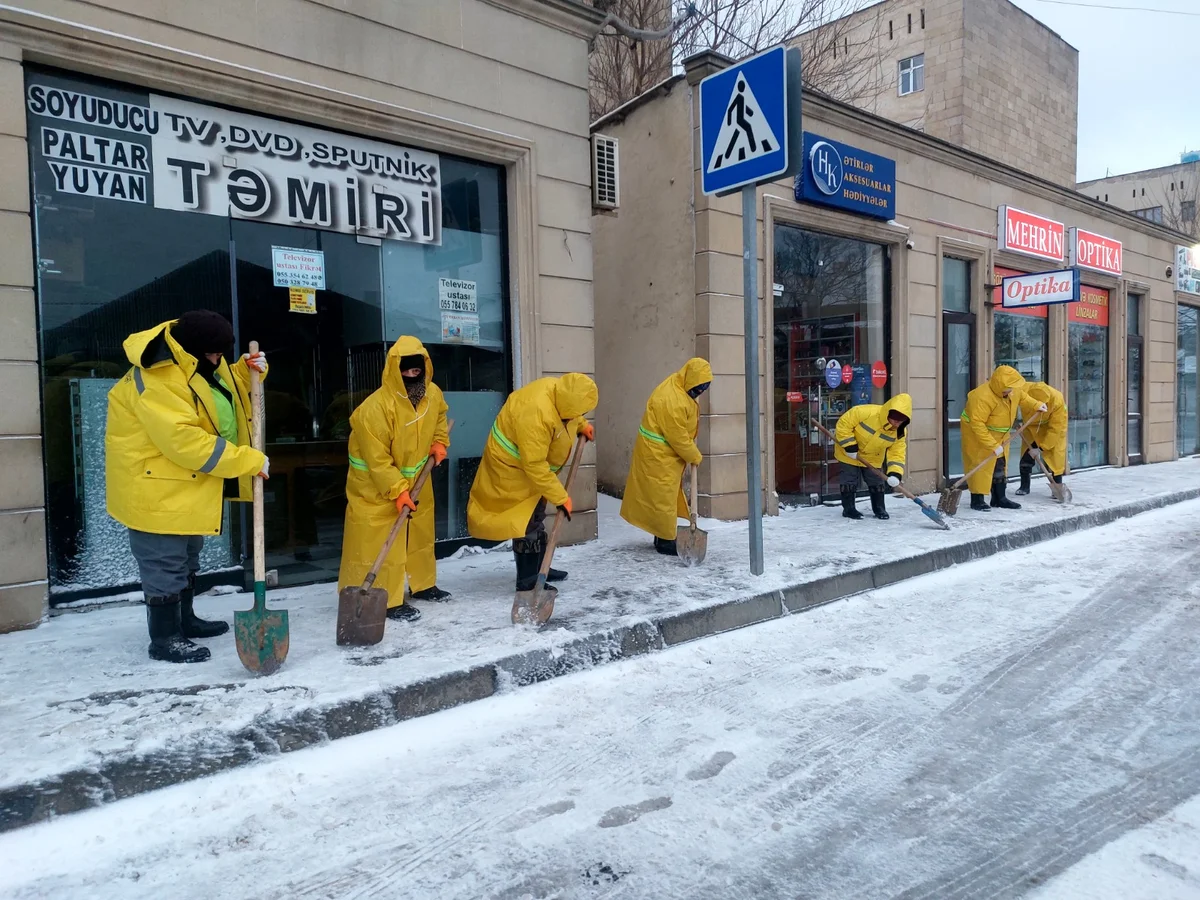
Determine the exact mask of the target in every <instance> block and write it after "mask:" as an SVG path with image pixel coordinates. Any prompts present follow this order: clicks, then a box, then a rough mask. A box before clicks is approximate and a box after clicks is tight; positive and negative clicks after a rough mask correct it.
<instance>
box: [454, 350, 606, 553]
mask: <svg viewBox="0 0 1200 900" xmlns="http://www.w3.org/2000/svg"><path fill="white" fill-rule="evenodd" d="M599 398H600V393H599V391H598V390H597V389H596V383H595V382H594V381H592V379H590V378H588V377H587V376H586V375H581V374H580V373H578V372H568V373H567V374H566V375H563V376H562V377H561V378H539V379H538V380H537V381H534V382H531V383H530V384H527V385H526V386H525V387H523V388H521V389H520V390H518V391H514V392H513V393H512V394H510V395H509V397H508V400H506V401H505V403H504V406H503V407H502V408H501V410H500V414H499V415H498V416H496V421H495V423H493V425H492V433H491V434H490V435H489V436H488V440H487V444H486V445H485V446H484V450H483V459H482V460H481V461H480V463H479V471H478V472H477V473H476V475H475V483H474V484H473V485H471V498H470V500H469V501H468V503H467V530H468V531H469V532H470V533H471V535H472V537H476V538H479V539H480V540H485V541H505V540H508V539H509V538H518V537H524V536H525V526H526V525H528V524H529V518H530V516H532V515H533V511H534V510H535V509H536V508H537V505H538V503H540V502H541V501H542V500H543V499H545V500H547V501H549V503H550V504H551V505H552V506H561V505H562V504H563V503H564V502H565V501H566V499H567V492H566V489H565V488H563V486H562V482H560V481H559V480H558V477H557V476H556V474H555V473H556V472H558V470H559V469H561V468H562V467H563V464H564V463H566V461H567V457H568V456H569V455H570V453H571V447H572V445H573V444H574V442H575V438H576V437H577V436H578V434H579V432H580V430H581V429H582V428H583V427H584V426H585V425H586V424H587V422H586V420H585V419H584V418H583V415H584V413H586V412H589V411H590V410H593V409H595V408H596V403H597V402H598V401H599ZM564 420H566V422H567V424H565V425H564V424H563V421H564Z"/></svg>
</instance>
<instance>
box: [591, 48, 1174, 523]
mask: <svg viewBox="0 0 1200 900" xmlns="http://www.w3.org/2000/svg"><path fill="white" fill-rule="evenodd" d="M727 64H728V60H726V59H724V58H723V57H718V56H716V55H714V54H707V55H702V56H699V57H695V58H693V59H691V60H689V61H688V62H687V63H686V65H687V74H686V75H685V76H682V75H681V76H677V77H674V78H672V79H670V80H668V81H667V82H665V83H664V84H663V85H661V86H659V87H658V88H656V89H655V90H653V91H651V92H649V93H647V94H646V95H645V96H644V97H643V98H641V100H640V101H638V102H635V103H631V104H627V105H626V106H625V107H624V108H622V109H621V110H618V111H616V112H615V113H613V114H612V115H610V116H609V117H607V118H605V119H602V120H600V121H598V122H596V123H594V125H593V129H594V131H595V132H596V133H598V134H603V135H607V136H610V137H613V138H616V139H617V140H618V142H619V146H620V157H621V163H620V180H621V205H620V207H619V209H618V210H617V211H616V213H615V215H613V214H609V215H604V216H597V217H596V218H595V220H594V223H593V232H594V240H595V253H596V275H595V292H596V346H597V361H596V366H597V374H598V376H599V379H600V383H601V384H602V386H603V389H602V391H601V401H600V409H599V411H598V430H599V431H600V432H601V433H603V434H604V435H605V440H604V442H603V443H602V444H601V445H600V450H599V454H600V455H599V459H598V467H599V470H598V472H599V474H598V477H599V480H600V484H601V485H602V486H603V487H605V488H606V489H608V490H612V491H614V492H618V493H619V492H620V490H621V489H622V486H623V484H624V479H625V474H626V471H627V466H628V462H629V457H630V453H631V450H632V447H633V443H634V441H635V440H636V439H637V437H636V432H637V427H638V422H639V418H640V416H641V414H642V409H643V406H644V403H645V399H646V397H647V396H648V395H649V393H650V391H651V390H652V389H653V388H654V386H655V385H656V384H657V383H658V382H659V381H661V380H662V379H663V378H665V377H666V376H667V375H668V374H669V373H670V372H671V371H673V370H675V369H677V368H678V367H679V366H681V365H682V364H683V362H684V361H685V360H686V359H687V358H688V357H690V356H692V355H693V354H695V355H699V356H703V357H706V358H707V359H709V360H710V361H711V363H712V366H713V371H714V381H713V385H712V389H711V390H710V391H709V392H708V393H706V394H705V395H703V397H702V398H701V414H702V420H701V427H700V434H699V438H698V440H699V446H700V449H701V451H702V452H703V453H704V454H705V463H704V465H703V466H702V467H701V470H700V492H701V498H700V511H701V513H702V514H704V515H712V516H716V517H720V518H738V517H741V516H744V515H745V514H746V508H747V483H746V456H745V454H746V435H745V425H746V421H745V411H746V405H745V393H744V387H745V380H744V371H745V367H744V356H743V346H744V344H743V304H742V259H741V252H742V218H741V199H740V197H739V196H737V195H734V196H730V197H725V198H718V197H711V196H705V195H703V194H702V193H701V191H700V172H699V170H698V169H697V168H696V166H695V163H694V160H695V158H696V156H697V155H698V154H697V152H696V149H695V148H696V145H697V142H698V140H699V136H698V131H697V129H696V128H695V127H694V123H696V122H698V121H699V110H698V107H697V103H698V99H697V98H698V91H697V88H696V84H697V83H698V82H699V80H700V79H701V78H702V77H704V76H705V75H707V74H709V73H711V72H714V71H717V70H719V69H720V68H721V67H723V66H724V65H727ZM803 115H804V130H805V133H806V135H805V137H806V147H809V148H811V150H810V151H809V155H808V156H807V157H806V159H805V160H804V161H803V167H804V170H805V171H804V172H803V178H802V182H804V183H803V184H802V185H801V194H802V196H801V199H798V198H797V193H796V190H795V186H794V185H793V183H792V182H791V181H790V180H788V181H780V182H776V183H773V184H769V185H765V186H761V187H760V188H759V189H758V192H757V203H756V206H757V227H758V229H759V232H758V248H759V259H758V266H759V277H758V279H757V282H758V292H759V303H760V308H759V317H760V322H761V327H762V330H761V333H760V334H759V336H758V338H759V351H760V370H761V372H762V373H763V375H762V385H761V394H760V397H761V408H762V410H763V415H762V420H761V422H760V423H759V425H760V429H761V434H762V446H763V448H764V451H763V460H762V464H763V465H762V471H763V472H764V483H763V484H762V485H761V486H759V487H760V488H761V489H762V490H763V491H764V503H765V508H766V509H767V510H768V511H776V510H778V508H779V507H780V505H782V504H799V505H805V504H808V503H809V502H811V500H812V498H814V497H826V498H828V497H831V496H836V493H837V483H836V472H837V464H836V462H834V461H833V459H832V454H831V452H830V448H829V446H828V444H827V442H826V441H825V440H824V439H823V438H821V436H820V435H819V433H817V432H816V431H815V430H814V429H812V428H811V427H810V426H809V419H810V417H817V418H819V419H820V420H821V421H823V422H824V423H825V424H826V425H828V426H830V427H831V428H832V426H833V424H834V423H835V422H836V420H837V418H838V417H839V416H840V414H841V413H842V412H844V411H846V410H847V409H848V408H850V407H851V406H853V405H855V404H857V403H860V402H882V401H883V400H884V399H885V398H887V397H889V396H893V395H895V394H898V393H901V392H907V393H909V394H911V395H912V397H913V403H914V418H913V422H912V426H911V430H910V437H909V442H908V446H909V458H908V479H907V480H908V483H909V485H910V486H911V487H912V488H913V489H916V490H919V491H928V490H932V489H933V488H935V487H936V486H937V485H938V484H939V483H940V482H941V481H942V480H943V479H944V478H946V477H949V476H955V475H957V474H959V473H960V472H961V468H962V464H961V452H960V441H959V432H958V429H959V424H958V423H959V414H960V412H961V410H962V408H963V403H964V400H965V396H966V392H967V391H968V390H969V389H971V388H972V387H974V386H975V385H976V384H978V383H980V382H981V381H983V380H984V379H985V378H986V377H987V375H988V374H989V373H990V372H991V371H992V370H993V368H994V367H995V366H996V365H998V364H1001V363H1004V364H1008V365H1012V366H1015V367H1016V368H1018V369H1019V370H1020V371H1021V372H1022V374H1024V375H1025V377H1026V378H1027V379H1028V380H1031V381H1033V380H1045V381H1048V382H1049V383H1051V384H1053V385H1055V386H1057V387H1058V388H1059V389H1061V390H1062V391H1063V392H1064V394H1065V395H1066V397H1067V402H1068V407H1069V409H1070V414H1071V423H1070V435H1069V437H1070V451H1069V459H1070V466H1071V468H1072V469H1074V470H1077V469H1081V468H1084V467H1091V466H1097V465H1117V466H1123V465H1127V464H1130V463H1137V462H1158V461H1163V460H1169V459H1173V458H1174V457H1175V456H1176V454H1177V453H1178V452H1191V451H1190V450H1188V449H1186V448H1184V449H1182V450H1181V449H1180V448H1181V447H1183V445H1182V444H1180V443H1179V442H1178V441H1177V431H1176V424H1177V416H1176V408H1177V387H1178V385H1179V384H1182V382H1180V381H1177V377H1176V365H1177V363H1176V322H1177V316H1178V315H1180V314H1181V313H1180V311H1181V310H1182V311H1183V312H1187V311H1188V310H1189V309H1191V308H1190V307H1186V306H1182V305H1180V303H1181V301H1182V302H1186V301H1187V300H1188V297H1189V296H1190V295H1188V296H1185V295H1183V294H1176V292H1175V288H1176V284H1175V279H1174V278H1173V277H1172V275H1171V274H1170V272H1169V267H1170V266H1171V265H1172V261H1173V254H1174V252H1175V245H1176V244H1177V243H1179V239H1180V236H1179V235H1177V234H1175V233H1173V232H1170V231H1168V230H1166V229H1164V228H1163V227H1161V226H1158V225H1156V224H1153V223H1151V222H1147V221H1144V220H1142V219H1139V218H1137V217H1135V216H1133V215H1130V214H1128V213H1124V212H1121V211H1119V210H1117V209H1114V208H1113V207H1112V206H1111V205H1105V204H1104V203H1098V202H1096V201H1095V200H1094V199H1093V198H1089V197H1086V196H1083V195H1081V194H1078V193H1076V192H1075V191H1074V190H1073V186H1072V187H1064V186H1063V185H1061V184H1060V183H1056V182H1054V181H1051V180H1048V179H1046V178H1042V177H1039V176H1038V175H1036V174H1031V173H1030V172H1027V171H1023V170H1022V169H1021V168H1018V167H1014V166H1012V165H1008V164H1005V163H1003V162H997V161H994V160H990V159H987V158H985V157H983V156H981V155H979V154H977V153H974V152H972V151H970V150H965V149H962V148H960V147H956V146H954V145H953V144H951V143H949V142H947V141H944V140H940V139H938V138H936V137H933V136H932V135H931V134H928V133H925V134H922V133H920V132H917V131H913V130H911V129H908V128H905V127H903V126H900V125H897V124H895V123H893V122H891V121H888V120H887V119H885V118H881V117H878V116H874V115H871V114H869V113H866V112H863V111H861V110H858V109H855V108H853V107H851V106H849V105H846V104H841V103H837V102H834V101H831V100H828V99H825V98H822V97H818V96H814V95H811V94H810V95H808V96H806V97H805V102H804V108H803ZM819 142H824V143H825V145H826V149H829V148H832V149H833V151H834V153H833V155H834V157H835V159H834V160H833V162H834V164H835V165H836V164H837V161H838V160H840V161H841V162H842V163H844V164H845V166H846V167H847V171H850V170H853V171H857V172H863V171H866V169H865V168H864V167H865V166H868V165H869V166H871V167H872V178H871V181H872V182H874V186H872V187H861V186H858V187H856V188H855V190H854V195H855V196H860V197H861V195H863V194H864V193H869V194H871V195H872V197H874V198H875V199H877V200H878V201H879V203H880V204H881V205H880V206H879V207H872V206H871V205H870V204H866V205H865V206H864V205H863V204H859V206H858V208H857V209H850V208H847V206H846V205H845V203H844V202H843V201H846V200H847V199H852V197H851V196H850V195H847V194H846V193H844V191H843V186H844V185H845V183H846V182H845V179H844V178H843V179H842V185H841V186H838V187H837V188H836V189H834V188H833V187H832V186H830V188H831V192H832V196H824V195H823V194H814V193H811V192H808V185H810V184H811V179H813V177H814V172H813V170H812V166H813V163H814V161H815V160H816V157H817V151H818V147H817V144H818V143H819ZM831 142H832V143H831ZM893 164H894V173H895V174H894V180H893V178H892V176H890V175H889V174H888V169H889V167H890V166H891V165H893ZM889 200H890V204H889ZM839 203H841V205H839ZM851 205H852V206H853V204H851ZM864 211H865V212H864ZM1001 223H1003V224H1002V225H1001ZM1070 229H1080V230H1081V232H1082V233H1073V232H1071V231H1070ZM1073 234H1076V235H1077V236H1078V237H1079V238H1081V239H1085V240H1086V242H1087V243H1086V245H1085V247H1086V248H1093V247H1101V248H1106V252H1103V253H1102V252H1095V253H1093V252H1092V251H1091V249H1088V253H1087V257H1086V259H1083V260H1081V264H1082V265H1088V266H1092V268H1083V269H1082V279H1081V281H1082V287H1081V301H1080V302H1077V303H1071V304H1069V305H1055V306H1049V307H1047V306H1040V307H1020V308H1005V307H1003V306H1001V305H998V300H999V297H998V293H999V292H998V290H997V289H996V287H995V286H996V285H998V283H999V281H1000V279H1001V278H1002V277H1003V276H1006V275H1015V274H1030V273H1039V272H1043V271H1047V270H1056V269H1063V268H1065V267H1066V266H1067V265H1068V259H1067V255H1068V247H1069V245H1070V243H1071V239H1072V236H1073ZM1001 238H1003V239H1004V241H1003V244H1002V243H1001V240H1000V239H1001ZM1118 245H1119V246H1118ZM1101 268H1107V269H1109V270H1110V271H1108V272H1105V271H1100V270H1099V269H1101ZM1191 300H1193V301H1194V300H1196V298H1195V297H1191ZM1192 311H1193V312H1194V310H1192ZM1181 321H1182V320H1181ZM1194 331H1195V330H1194V328H1193V335H1194ZM1193 340H1194V337H1193ZM831 369H832V371H831ZM1194 371H1195V370H1194V362H1193V369H1192V372H1193V381H1194ZM839 374H840V375H841V377H838V376H839ZM826 376H832V381H831V382H826V380H825V378H826ZM1192 407H1193V412H1192V413H1191V415H1192V416H1193V417H1194V415H1195V413H1194V403H1193V404H1192ZM1192 421H1194V419H1193V420H1192ZM1009 472H1010V475H1015V474H1016V463H1015V460H1014V461H1013V463H1012V464H1011V468H1010V470H1009Z"/></svg>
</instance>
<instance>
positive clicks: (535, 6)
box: [483, 0, 604, 41]
mask: <svg viewBox="0 0 1200 900" xmlns="http://www.w3.org/2000/svg"><path fill="white" fill-rule="evenodd" d="M483 2H484V3H487V4H489V5H491V6H496V7H499V8H500V9H503V10H506V11H507V12H511V13H514V14H516V15H518V16H524V17H525V18H526V19H532V20H533V21H535V22H540V23H541V24H543V25H549V26H550V27H551V28H557V29H558V30H559V31H565V32H566V33H567V34H571V35H574V36H575V37H578V38H582V39H583V40H589V41H590V40H591V39H592V38H594V37H595V36H596V33H597V32H598V31H599V30H600V25H601V23H602V22H603V21H604V13H602V12H601V11H600V10H598V9H596V8H595V7H592V6H587V5H585V4H584V3H582V2H581V0H483Z"/></svg>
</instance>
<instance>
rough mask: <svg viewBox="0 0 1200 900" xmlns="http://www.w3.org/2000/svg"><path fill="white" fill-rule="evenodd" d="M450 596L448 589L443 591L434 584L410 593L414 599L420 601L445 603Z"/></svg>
mask: <svg viewBox="0 0 1200 900" xmlns="http://www.w3.org/2000/svg"><path fill="white" fill-rule="evenodd" d="M450 597H451V594H450V592H449V591H443V590H442V589H441V588H440V587H438V586H437V585H436V584H435V585H434V586H433V587H431V588H425V590H423V591H416V592H414V593H413V594H412V598H413V599H414V600H420V601H421V602H422V603H445V602H446V601H447V600H449V599H450Z"/></svg>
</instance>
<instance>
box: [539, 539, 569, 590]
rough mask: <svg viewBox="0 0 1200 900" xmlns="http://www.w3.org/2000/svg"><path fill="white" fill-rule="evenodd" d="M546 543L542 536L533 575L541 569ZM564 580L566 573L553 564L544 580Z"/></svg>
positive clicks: (544, 558) (544, 557)
mask: <svg viewBox="0 0 1200 900" xmlns="http://www.w3.org/2000/svg"><path fill="white" fill-rule="evenodd" d="M546 543H547V541H546V539H545V538H542V540H541V549H540V550H539V551H538V563H537V571H535V572H534V575H536V574H537V572H538V571H541V568H542V563H543V562H545V560H546ZM566 580H567V573H566V572H564V571H563V570H562V569H556V568H554V566H551V567H550V570H549V571H548V572H547V573H546V581H547V582H551V581H566Z"/></svg>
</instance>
